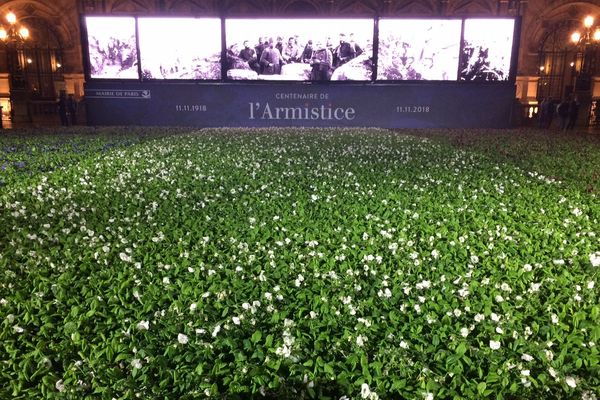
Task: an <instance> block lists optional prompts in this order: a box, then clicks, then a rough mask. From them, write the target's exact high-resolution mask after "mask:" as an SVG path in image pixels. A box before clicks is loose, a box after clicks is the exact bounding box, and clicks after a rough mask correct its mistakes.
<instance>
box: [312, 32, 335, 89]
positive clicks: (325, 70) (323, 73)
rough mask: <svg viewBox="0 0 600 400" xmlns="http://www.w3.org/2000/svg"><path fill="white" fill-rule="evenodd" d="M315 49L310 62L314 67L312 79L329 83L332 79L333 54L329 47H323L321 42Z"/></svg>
mask: <svg viewBox="0 0 600 400" xmlns="http://www.w3.org/2000/svg"><path fill="white" fill-rule="evenodd" d="M314 49H315V50H314V52H313V56H312V58H311V62H310V65H311V66H312V71H311V74H310V79H311V80H312V81H328V80H329V79H330V78H331V72H332V68H331V66H332V65H333V54H331V50H329V49H328V48H327V46H323V43H322V42H321V41H317V43H316V45H315V47H314Z"/></svg>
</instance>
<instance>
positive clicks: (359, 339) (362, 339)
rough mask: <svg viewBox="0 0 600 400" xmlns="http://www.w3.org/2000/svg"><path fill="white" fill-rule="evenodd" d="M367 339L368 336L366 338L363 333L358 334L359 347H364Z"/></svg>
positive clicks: (357, 342) (357, 343)
mask: <svg viewBox="0 0 600 400" xmlns="http://www.w3.org/2000/svg"><path fill="white" fill-rule="evenodd" d="M366 340H367V338H366V337H365V336H363V335H358V336H357V337H356V345H357V346H358V347H362V346H364V344H365V341H366Z"/></svg>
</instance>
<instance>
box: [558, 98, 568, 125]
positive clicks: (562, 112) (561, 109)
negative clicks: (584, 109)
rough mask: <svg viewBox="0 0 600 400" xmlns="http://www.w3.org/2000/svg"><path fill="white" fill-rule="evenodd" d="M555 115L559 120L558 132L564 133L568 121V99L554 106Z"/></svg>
mask: <svg viewBox="0 0 600 400" xmlns="http://www.w3.org/2000/svg"><path fill="white" fill-rule="evenodd" d="M556 113H557V114H558V117H559V118H560V130H561V131H565V130H566V129H567V123H568V121H569V99H567V98H565V99H564V100H563V101H561V102H560V103H559V104H558V106H556Z"/></svg>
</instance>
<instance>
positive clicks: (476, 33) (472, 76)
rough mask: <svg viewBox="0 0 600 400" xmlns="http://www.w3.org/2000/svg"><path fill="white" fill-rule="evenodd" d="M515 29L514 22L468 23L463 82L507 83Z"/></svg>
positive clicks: (462, 66) (466, 21)
mask: <svg viewBox="0 0 600 400" xmlns="http://www.w3.org/2000/svg"><path fill="white" fill-rule="evenodd" d="M514 29H515V21H514V20H512V19H467V20H465V32H464V40H463V51H462V53H461V55H460V80H462V81H505V80H508V78H509V73H510V58H511V54H512V47H513V34H514Z"/></svg>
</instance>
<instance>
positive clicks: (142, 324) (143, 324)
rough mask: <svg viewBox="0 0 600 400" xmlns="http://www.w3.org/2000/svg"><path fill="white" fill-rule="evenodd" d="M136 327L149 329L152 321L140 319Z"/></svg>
mask: <svg viewBox="0 0 600 400" xmlns="http://www.w3.org/2000/svg"><path fill="white" fill-rule="evenodd" d="M136 328H138V330H140V331H147V330H148V329H150V321H140V322H138V324H137V325H136Z"/></svg>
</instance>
